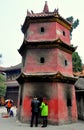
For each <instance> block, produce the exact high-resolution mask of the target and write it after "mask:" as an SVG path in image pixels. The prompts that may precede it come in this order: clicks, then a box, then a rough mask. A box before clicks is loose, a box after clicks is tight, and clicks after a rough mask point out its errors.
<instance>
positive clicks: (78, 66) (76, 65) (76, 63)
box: [72, 52, 82, 72]
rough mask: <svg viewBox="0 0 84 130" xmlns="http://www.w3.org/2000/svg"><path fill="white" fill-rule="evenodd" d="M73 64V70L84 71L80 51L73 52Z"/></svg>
mask: <svg viewBox="0 0 84 130" xmlns="http://www.w3.org/2000/svg"><path fill="white" fill-rule="evenodd" d="M72 65H73V72H80V71H82V60H81V58H80V56H79V54H78V52H74V53H73V54H72Z"/></svg>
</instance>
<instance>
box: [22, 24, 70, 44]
mask: <svg viewBox="0 0 84 130" xmlns="http://www.w3.org/2000/svg"><path fill="white" fill-rule="evenodd" d="M41 27H44V32H41ZM63 32H64V33H65V35H63ZM25 38H26V39H27V40H30V41H46V40H47V41H49V40H55V39H58V38H60V39H61V40H62V41H63V42H65V43H66V44H70V31H69V30H68V29H67V28H65V27H63V26H62V25H60V24H59V23H57V22H46V23H32V24H30V26H29V28H28V30H27V34H26V36H25Z"/></svg>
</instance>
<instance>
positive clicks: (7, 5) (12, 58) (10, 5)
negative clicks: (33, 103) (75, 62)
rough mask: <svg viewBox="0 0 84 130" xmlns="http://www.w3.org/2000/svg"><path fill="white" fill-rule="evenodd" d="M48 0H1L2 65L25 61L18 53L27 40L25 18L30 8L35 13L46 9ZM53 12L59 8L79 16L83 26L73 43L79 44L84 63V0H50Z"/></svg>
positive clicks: (0, 60)
mask: <svg viewBox="0 0 84 130" xmlns="http://www.w3.org/2000/svg"><path fill="white" fill-rule="evenodd" d="M45 1H46V0H0V54H2V58H0V66H4V67H8V66H14V65H17V64H19V63H20V62H21V58H22V57H21V56H20V54H19V53H18V49H19V48H20V46H21V44H22V42H23V37H24V36H23V33H22V32H21V25H23V22H24V20H25V17H26V14H27V9H28V10H29V11H30V12H31V10H33V12H35V13H38V12H42V11H43V8H44V4H45ZM47 2H48V7H49V11H54V9H55V8H56V9H57V8H58V9H59V14H60V15H61V16H62V17H64V18H67V17H69V16H73V17H74V20H76V19H77V18H78V19H79V25H78V27H77V28H76V29H74V31H73V37H72V40H71V44H73V45H74V46H78V48H77V50H76V51H77V52H78V53H79V55H80V57H81V59H82V61H83V63H84V40H83V39H84V38H83V34H84V32H83V29H84V14H83V12H84V1H83V0H47Z"/></svg>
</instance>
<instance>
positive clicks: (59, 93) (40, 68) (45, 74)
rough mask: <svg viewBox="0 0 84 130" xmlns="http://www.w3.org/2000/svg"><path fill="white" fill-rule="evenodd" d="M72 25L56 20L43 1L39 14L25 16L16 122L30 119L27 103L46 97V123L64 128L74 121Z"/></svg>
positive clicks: (65, 21)
mask: <svg viewBox="0 0 84 130" xmlns="http://www.w3.org/2000/svg"><path fill="white" fill-rule="evenodd" d="M71 28H72V24H71V23H70V22H69V21H67V20H66V19H64V18H63V17H62V16H60V14H59V12H58V9H55V10H54V11H53V12H50V11H49V8H48V4H47V1H46V2H45V4H44V9H43V11H42V12H41V13H34V12H33V11H31V12H29V11H28V10H27V16H26V18H25V20H24V23H23V25H22V28H21V30H22V32H23V34H24V40H23V43H22V45H21V47H20V48H19V50H18V51H19V53H20V55H21V56H22V68H21V74H20V75H19V77H18V78H17V81H18V83H19V84H20V87H19V97H18V111H17V115H18V119H19V120H21V121H22V122H28V121H30V118H31V100H32V98H33V97H34V96H37V97H38V98H44V97H46V100H47V103H48V106H49V116H48V122H49V123H50V124H57V125H59V124H65V123H72V122H76V121H77V106H76V95H75V88H74V83H75V82H76V78H74V76H73V71H72V53H73V52H74V51H75V49H76V48H75V47H73V46H71V43H70V30H71Z"/></svg>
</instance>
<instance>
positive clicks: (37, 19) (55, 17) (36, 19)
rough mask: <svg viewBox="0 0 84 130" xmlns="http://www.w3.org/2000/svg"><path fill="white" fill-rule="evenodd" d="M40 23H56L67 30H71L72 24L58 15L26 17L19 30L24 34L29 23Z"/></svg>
mask: <svg viewBox="0 0 84 130" xmlns="http://www.w3.org/2000/svg"><path fill="white" fill-rule="evenodd" d="M40 22H41V23H42V22H58V23H60V24H61V25H63V26H64V27H66V28H67V29H69V30H70V29H71V28H72V24H71V23H70V22H68V21H67V20H66V19H64V18H63V17H61V16H60V15H59V14H52V15H51V14H50V15H49V14H48V15H45V14H44V15H39V16H37V15H34V16H33V15H32V16H26V18H25V21H24V24H23V26H22V28H21V30H22V32H23V33H24V34H25V32H26V30H27V28H28V26H29V24H30V23H40Z"/></svg>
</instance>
